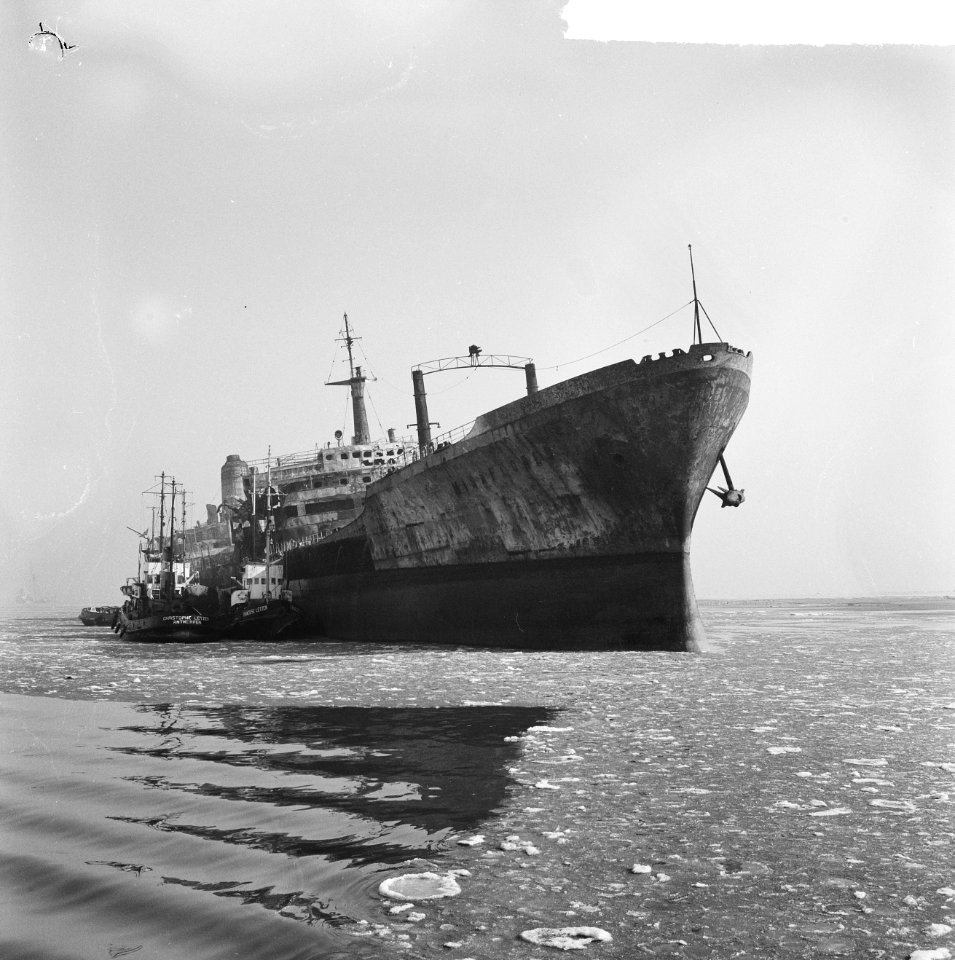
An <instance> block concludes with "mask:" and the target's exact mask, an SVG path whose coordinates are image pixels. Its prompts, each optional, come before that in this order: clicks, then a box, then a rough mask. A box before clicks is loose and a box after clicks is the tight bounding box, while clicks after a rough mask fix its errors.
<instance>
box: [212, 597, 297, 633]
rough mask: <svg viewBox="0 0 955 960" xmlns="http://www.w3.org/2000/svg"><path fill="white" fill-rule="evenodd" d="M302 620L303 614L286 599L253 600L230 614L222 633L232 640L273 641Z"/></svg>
mask: <svg viewBox="0 0 955 960" xmlns="http://www.w3.org/2000/svg"><path fill="white" fill-rule="evenodd" d="M301 620H302V614H301V612H300V611H299V610H297V609H296V608H295V607H293V606H292V605H291V604H290V603H288V602H286V601H285V600H274V599H273V600H269V601H265V600H262V601H257V602H256V601H253V602H252V603H251V604H250V605H249V606H248V607H246V608H244V609H242V610H238V611H235V612H233V613H232V614H230V615H229V617H228V619H227V621H226V625H225V626H224V627H223V629H222V635H223V636H224V637H227V638H228V639H230V640H258V641H265V642H268V641H272V640H277V639H279V637H281V636H283V635H284V634H286V633H287V632H288V631H289V630H291V629H292V627H294V626H295V625H296V624H298V623H300V622H301Z"/></svg>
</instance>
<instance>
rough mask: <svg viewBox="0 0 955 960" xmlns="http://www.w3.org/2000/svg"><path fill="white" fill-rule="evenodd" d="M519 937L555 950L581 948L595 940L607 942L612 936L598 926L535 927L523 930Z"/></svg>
mask: <svg viewBox="0 0 955 960" xmlns="http://www.w3.org/2000/svg"><path fill="white" fill-rule="evenodd" d="M521 939H522V940H526V941H527V942H528V943H536V944H537V945H538V946H540V947H553V948H554V949H555V950H583V949H585V948H586V947H588V946H590V944H592V943H593V942H594V941H595V940H599V941H602V942H604V943H609V942H610V941H611V940H613V937H611V936H610V934H609V933H607V931H606V930H601V929H600V927H537V928H535V929H534V930H525V931H524V932H523V933H522V934H521Z"/></svg>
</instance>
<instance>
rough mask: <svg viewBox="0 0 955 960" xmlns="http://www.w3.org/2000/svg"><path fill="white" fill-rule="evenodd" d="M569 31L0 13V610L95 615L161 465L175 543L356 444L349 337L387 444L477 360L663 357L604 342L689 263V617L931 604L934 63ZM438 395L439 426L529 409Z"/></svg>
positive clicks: (158, 11)
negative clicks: (707, 451)
mask: <svg viewBox="0 0 955 960" xmlns="http://www.w3.org/2000/svg"><path fill="white" fill-rule="evenodd" d="M561 6H562V5H561V3H559V2H556V3H546V2H543V0H538V2H527V3H507V4H497V3H488V2H486V0H481V2H477V0H476V2H464V0H462V2H456V3H447V2H438V0H419V2H416V3H413V4H412V3H408V4H395V3H393V2H390V0H381V2H375V0H366V2H361V3H358V2H355V3H351V4H348V3H344V2H340V3H315V4H303V3H291V2H273V3H268V4H266V3H259V2H255V3H253V2H242V0H230V2H228V3H226V2H206V3H201V4H196V3H192V2H163V3H159V2H155V3H141V4H130V3H128V2H127V0H90V2H85V3H82V2H73V3H70V4H67V5H63V6H62V7H60V6H57V5H56V4H54V3H46V2H42V3H22V4H17V3H14V4H4V5H3V9H2V11H0V46H2V58H0V103H2V107H3V110H2V120H0V123H2V140H0V178H2V184H0V197H2V201H0V202H2V208H0V243H2V262H0V329H2V356H0V365H2V371H0V410H2V413H3V422H2V435H0V450H2V454H3V464H4V467H5V470H4V477H5V479H6V487H5V496H4V497H3V499H2V502H0V538H2V544H3V546H2V561H3V567H4V570H3V583H2V586H0V599H5V598H7V599H8V598H9V597H11V596H12V595H13V594H14V593H15V592H16V590H17V589H18V588H19V587H21V586H25V587H27V588H31V586H32V585H31V582H30V580H31V577H32V576H36V578H37V581H38V588H39V590H40V592H41V593H46V594H47V595H52V596H54V597H56V598H61V599H64V600H67V601H69V602H73V601H76V602H93V603H97V602H99V603H106V602H116V601H117V600H118V599H119V596H118V589H117V588H118V586H119V584H120V583H122V582H123V581H124V580H125V578H126V577H127V576H130V575H132V574H133V573H135V565H136V542H137V541H136V537H135V535H134V534H133V533H131V532H129V531H127V529H126V527H127V525H129V526H133V527H136V526H137V525H140V528H142V518H143V515H144V514H143V509H142V507H141V498H140V492H141V491H142V490H144V489H145V488H147V487H148V486H150V485H151V484H152V483H153V478H154V476H156V475H158V474H159V472H160V471H162V470H165V471H166V472H167V473H173V474H175V476H176V477H177V479H179V480H181V481H184V482H185V483H186V486H187V488H188V490H189V491H190V500H191V501H193V502H194V503H195V504H196V511H197V512H196V514H195V516H196V517H201V516H203V515H204V512H205V511H204V504H205V503H218V502H219V468H220V466H221V464H222V462H223V461H224V459H225V457H226V455H227V454H230V453H238V454H241V455H242V456H243V457H245V458H257V457H264V456H265V454H266V451H267V450H268V448H269V446H270V445H271V449H272V453H273V454H282V453H289V452H292V451H297V450H303V449H306V448H308V447H310V446H313V445H314V444H315V443H324V442H325V441H326V440H328V439H330V438H331V437H332V435H333V433H334V431H335V430H336V429H345V431H346V433H350V431H351V426H350V424H346V423H345V415H346V409H347V391H346V390H345V389H343V388H341V387H325V386H324V385H323V384H324V381H325V380H326V379H329V373H330V372H334V373H336V374H338V375H340V374H341V368H340V367H334V368H333V361H334V360H335V358H336V351H337V349H338V348H337V345H336V343H335V338H336V337H337V336H338V333H339V329H340V326H341V317H342V313H343V312H345V311H347V312H348V314H349V317H350V319H351V320H352V321H353V322H354V325H355V328H356V330H357V333H358V334H359V335H360V336H361V337H362V338H363V339H362V340H361V349H362V354H361V360H362V361H363V362H364V363H365V364H366V365H367V366H368V368H369V369H370V371H371V372H372V373H373V374H375V375H376V376H377V377H378V380H377V381H376V382H375V383H373V384H370V385H369V388H368V394H369V400H370V403H369V419H370V421H371V425H372V429H373V432H378V431H379V430H382V431H383V430H384V429H385V428H387V427H392V426H393V427H396V428H398V430H399V432H406V430H405V428H406V426H407V425H408V424H410V423H412V422H413V420H414V407H413V402H412V399H411V379H410V372H409V371H410V367H411V366H412V365H413V364H415V363H419V362H422V361H425V360H430V359H434V358H438V357H445V356H451V355H455V354H460V353H466V351H467V346H468V344H470V343H477V344H479V345H481V346H482V347H483V348H484V349H485V351H486V352H493V353H508V352H509V353H514V354H519V355H525V356H530V357H533V358H534V359H535V361H536V362H537V365H538V370H539V379H540V382H541V386H546V385H548V384H551V383H555V382H557V381H559V380H561V379H564V378H566V377H568V376H572V375H575V374H579V373H584V372H586V371H587V370H589V369H593V368H595V367H597V366H600V365H603V364H605V363H611V362H616V361H618V360H621V359H624V358H625V357H628V356H632V357H636V358H638V359H639V357H641V356H642V355H644V354H646V353H650V352H656V351H659V350H666V349H672V348H673V347H675V346H683V347H686V345H687V343H688V342H689V340H690V338H691V313H690V311H689V310H684V311H682V312H681V313H678V314H677V316H675V317H674V318H672V319H670V320H668V321H666V322H664V323H661V324H658V325H656V326H654V327H653V328H652V329H651V330H649V331H648V332H646V333H644V334H640V335H638V336H635V337H634V336H633V335H634V334H636V333H637V332H638V331H640V330H643V329H644V328H646V327H648V326H649V325H650V324H653V323H655V322H656V321H658V320H660V319H661V318H663V317H665V316H667V315H668V314H670V313H671V312H672V311H674V310H676V309H677V308H678V307H680V306H681V305H683V304H685V303H687V301H688V300H690V298H691V297H692V289H691V286H690V276H689V265H688V261H687V244H690V243H692V244H693V251H694V256H695V260H696V272H697V280H698V284H699V291H700V298H701V300H702V302H703V304H704V306H705V307H706V309H707V312H708V313H709V315H710V316H711V317H712V319H713V321H714V322H715V324H716V327H717V329H718V330H719V333H720V334H721V336H722V337H723V338H724V339H726V340H728V341H729V342H731V343H732V344H734V345H736V346H739V347H742V348H744V349H746V350H752V351H753V354H754V357H755V369H754V380H753V389H752V394H751V400H750V408H749V411H748V412H747V414H746V416H745V417H744V420H743V422H742V425H741V427H740V428H739V430H738V431H737V434H736V437H735V438H734V440H733V441H732V442H731V444H730V447H729V450H728V453H727V459H728V462H729V465H730V468H731V471H732V473H733V479H734V481H736V484H737V485H738V486H742V487H745V488H746V494H747V501H746V503H745V505H744V506H743V507H742V508H740V509H739V510H720V509H719V503H718V501H717V500H716V498H713V497H708V498H707V500H706V501H704V504H703V507H702V508H701V511H700V514H699V517H698V520H697V525H696V529H695V532H694V538H693V570H694V579H695V582H696V587H697V592H698V594H699V595H700V596H701V597H739V598H743V597H778V596H811V595H817V594H821V595H826V596H839V595H859V594H872V593H878V592H891V591H900V592H901V591H913V590H919V591H922V590H924V591H942V592H949V593H955V550H953V548H952V544H953V543H955V508H953V495H952V485H953V482H955V453H953V443H952V429H951V421H952V419H953V412H955V388H953V383H955V377H953V370H955V336H953V320H952V309H951V297H952V292H953V289H955V286H953V280H955V256H953V254H955V242H953V239H955V238H953V223H955V218H953V214H955V209H953V207H955V203H953V171H955V149H953V148H955V140H953V119H955V111H953V99H955V97H953V91H955V84H953V79H955V69H953V67H955V51H953V48H952V47H939V46H924V45H923V46H904V45H900V44H891V45H885V46H861V45H856V46H849V45H843V46H835V45H832V46H810V45H805V46H798V45H793V44H782V45H770V44H767V45H762V46H738V45H732V46H731V45H718V44H704V45H700V44H678V43H646V42H639V41H635V40H631V41H628V42H609V43H608V42H598V41H595V40H587V39H566V38H565V35H564V33H565V29H566V27H567V24H566V22H565V21H564V20H562V19H561ZM398 11H400V12H398ZM41 20H42V22H43V24H44V26H45V27H47V28H49V29H51V30H55V31H57V33H58V35H59V36H60V37H61V38H62V39H63V41H64V42H65V43H68V44H75V45H76V46H75V48H74V49H71V50H68V51H66V52H65V54H63V55H61V50H60V47H59V45H58V44H56V43H55V42H54V41H52V40H51V39H50V38H47V41H48V42H47V43H46V44H45V49H42V48H43V46H44V44H42V43H41V42H39V41H37V40H34V42H33V44H32V45H31V44H28V41H29V40H30V37H31V34H33V33H34V32H35V31H37V29H38V24H39V22H40V21H41ZM633 30H634V28H633V27H632V26H631V27H630V28H629V31H630V34H632V33H633ZM586 32H587V31H586V29H585V28H583V27H581V26H580V25H579V24H578V25H577V27H576V29H574V30H571V31H570V34H571V35H572V36H573V35H575V34H576V35H578V36H579V35H581V34H582V33H583V34H586ZM716 39H720V38H716ZM740 39H741V40H742V39H746V38H744V37H740ZM757 39H758V38H757ZM859 39H863V40H865V39H871V38H866V37H860V38H859ZM824 40H825V38H824V37H823V38H821V41H824ZM626 338H631V339H627V340H626V342H624V343H620V344H619V345H618V346H616V347H612V348H610V349H605V348H608V347H610V345H612V344H618V343H619V341H623V340H625V339H626ZM598 351H602V352H600V353H599V354H598V355H596V356H591V357H589V359H586V360H582V361H580V362H576V363H575V362H573V361H578V360H579V358H583V357H587V356H588V355H591V354H595V353H597V352H598ZM338 378H339V376H334V377H332V379H338ZM428 386H429V391H430V397H429V400H430V406H431V414H432V417H433V418H434V419H436V420H439V421H440V422H441V425H442V428H450V427H453V426H456V425H458V424H460V423H464V422H466V421H468V420H470V419H472V418H473V417H474V416H475V415H477V414H478V413H480V412H482V411H483V410H485V409H488V408H489V407H492V406H496V405H498V404H500V403H503V402H506V401H507V400H510V399H513V398H515V397H517V396H520V395H521V394H522V392H523V378H522V376H521V375H520V374H519V373H517V374H515V373H512V372H506V371H481V373H480V374H476V375H474V376H471V377H466V376H464V375H457V374H445V375H443V379H442V378H440V377H433V378H429V382H428Z"/></svg>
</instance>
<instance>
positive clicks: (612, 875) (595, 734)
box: [0, 598, 955, 960]
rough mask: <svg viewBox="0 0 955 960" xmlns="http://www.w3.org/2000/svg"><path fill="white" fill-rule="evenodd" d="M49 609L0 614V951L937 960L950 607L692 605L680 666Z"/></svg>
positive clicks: (950, 895) (948, 785)
mask: <svg viewBox="0 0 955 960" xmlns="http://www.w3.org/2000/svg"><path fill="white" fill-rule="evenodd" d="M77 612H78V611H74V610H69V611H66V610H55V609H50V610H43V609H36V608H32V609H31V608H22V609H20V610H16V611H15V610H7V611H0V710H2V721H0V722H2V728H0V837H2V851H0V956H2V957H4V958H10V960H87V958H89V960H94V958H95V960H99V958H116V957H124V956H132V957H135V958H136V960H147V958H154V960H178V958H183V960H186V958H188V960H207V958H208V960H212V958H226V957H229V958H249V960H257V958H270V960H286V958H289V960H291V958H303V960H304V958H316V960H317V958H339V957H341V958H344V957H350V958H372V957H385V956H388V957H391V956H407V957H416V958H417V957H436V956H443V957H448V958H449V960H464V958H474V960H498V958H512V957H513V958H527V960H541V958H543V957H546V956H559V955H560V953H559V952H558V951H557V950H556V949H554V948H549V947H547V946H542V945H539V944H535V943H531V942H528V941H526V940H524V939H521V934H522V933H523V932H525V931H527V930H532V929H539V928H566V927H576V928H581V927H589V928H594V929H598V930H600V931H603V932H604V933H606V934H608V935H609V936H610V937H611V938H612V939H605V940H603V941H600V940H595V941H594V942H592V943H590V944H588V945H586V946H584V947H583V952H584V954H585V955H587V956H594V957H596V956H602V957H635V956H646V955H653V956H684V957H713V958H732V957H754V958H755V957H773V956H778V957H817V956H849V957H855V956H858V957H892V958H895V957H899V958H901V957H906V956H908V955H909V954H910V953H911V952H912V951H914V950H919V949H923V950H930V949H931V950H941V949H946V948H947V949H950V950H951V951H952V952H953V954H955V937H953V936H952V931H951V929H950V928H952V927H955V857H953V849H955V842H953V841H955V825H953V824H955V816H953V815H955V601H952V600H948V599H938V598H933V599H928V598H900V599H897V600H880V601H871V600H865V601H855V602H852V601H811V602H810V601H779V602H772V603H768V602H767V603H752V604H742V603H740V604H709V605H704V607H703V613H704V620H705V622H706V623H707V628H708V632H709V635H710V638H711V640H712V641H713V642H714V645H715V647H716V648H717V652H715V653H713V654H708V655H703V656H690V655H673V654H646V653H643V654H641V653H626V652H625V653H619V652H613V653H589V654H588V653H573V652H571V653H567V652H561V653H541V652H521V651H491V650H480V649H468V648H429V647H401V648H398V647H391V646H387V645H384V644H382V645H366V646H360V647H359V646H354V645H345V644H338V643H319V642H287V643H280V644H272V645H266V644H249V643H245V644H243V643H217V644H207V645H194V646H187V645H164V646H147V645H136V644H131V643H126V642H123V641H120V640H119V639H118V638H116V637H115V636H114V635H113V634H112V633H111V632H110V631H109V630H106V629H103V628H87V627H83V626H82V625H81V624H80V622H79V620H78V619H77V618H76V614H77ZM462 840H464V841H468V844H467V845H465V844H462V843H461V842H460V841H462ZM450 871H466V872H459V873H457V874H456V878H457V882H458V884H459V885H460V887H461V893H460V894H459V895H457V896H455V897H453V898H448V899H442V900H433V901H424V902H420V903H416V904H415V905H414V907H413V908H411V907H407V905H406V904H402V903H398V902H396V901H394V900H389V899H387V898H385V897H383V896H382V895H381V894H380V892H379V887H380V884H381V882H382V881H383V880H384V879H386V878H388V877H394V876H397V875H400V874H404V873H420V872H436V873H438V874H447V873H449V872H450Z"/></svg>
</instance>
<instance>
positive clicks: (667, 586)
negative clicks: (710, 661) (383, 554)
mask: <svg viewBox="0 0 955 960" xmlns="http://www.w3.org/2000/svg"><path fill="white" fill-rule="evenodd" d="M296 586H297V588H298V591H299V593H300V596H301V598H302V601H301V602H303V603H304V604H305V607H304V610H305V614H306V620H307V621H308V622H310V623H311V624H313V625H315V626H317V627H319V628H320V629H321V630H322V632H323V633H325V634H326V635H327V636H329V637H334V638H335V639H339V640H346V641H378V642H382V643H441V644H448V643H453V644H465V645H473V646H487V647H507V648H527V649H630V650H633V649H637V650H639V649H644V650H670V651H700V650H702V649H704V646H705V635H704V631H703V627H702V624H701V622H700V618H699V615H698V613H697V609H696V601H695V598H694V596H693V589H692V581H691V577H690V572H689V558H688V557H687V556H686V555H685V554H683V553H670V554H668V553H661V554H638V555H631V556H614V557H595V558H569V559H560V560H525V561H515V562H510V563H487V564H473V565H452V566H444V567H423V568H417V569H415V568H411V569H407V568H406V569H398V570H389V571H382V572H365V573H355V574H344V575H338V576H330V577H316V578H313V579H311V580H303V581H299V582H298V583H297V585H296Z"/></svg>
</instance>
